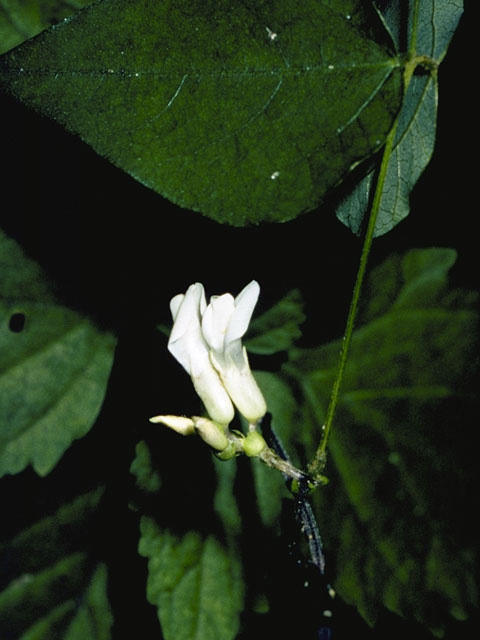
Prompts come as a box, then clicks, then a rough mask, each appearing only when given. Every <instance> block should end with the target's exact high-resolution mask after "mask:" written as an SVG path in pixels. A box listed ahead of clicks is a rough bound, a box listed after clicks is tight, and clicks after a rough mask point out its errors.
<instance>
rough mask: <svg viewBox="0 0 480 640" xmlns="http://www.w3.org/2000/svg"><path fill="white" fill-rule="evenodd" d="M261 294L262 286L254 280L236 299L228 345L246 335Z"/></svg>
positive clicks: (226, 339) (227, 340) (227, 337)
mask: <svg viewBox="0 0 480 640" xmlns="http://www.w3.org/2000/svg"><path fill="white" fill-rule="evenodd" d="M259 294H260V285H259V284H258V282H257V281H256V280H252V282H250V284H247V286H246V287H245V288H244V289H243V290H242V291H241V292H240V293H239V294H238V296H237V297H236V298H235V310H234V312H233V314H232V318H231V320H230V324H229V326H228V331H227V334H226V336H225V344H226V345H227V344H229V343H230V342H233V340H237V339H238V338H241V337H243V336H244V335H245V333H246V331H247V329H248V325H249V324H250V319H251V317H252V314H253V310H254V308H255V305H256V304H257V300H258V296H259Z"/></svg>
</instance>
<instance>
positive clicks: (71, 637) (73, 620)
mask: <svg viewBox="0 0 480 640" xmlns="http://www.w3.org/2000/svg"><path fill="white" fill-rule="evenodd" d="M101 496H102V490H101V489H97V490H95V491H92V492H90V493H88V494H85V495H84V496H81V497H79V498H77V499H76V500H75V501H74V502H72V503H70V504H67V505H64V506H62V507H61V508H60V509H59V510H58V511H57V512H56V513H55V514H53V515H51V516H47V517H45V518H44V519H42V520H40V521H39V522H37V523H35V524H34V525H32V526H31V527H28V528H26V529H24V530H23V531H22V532H21V533H19V534H18V535H16V536H14V537H13V538H12V539H11V540H9V541H8V542H6V543H4V544H1V545H0V558H1V561H2V566H4V567H5V569H6V571H4V572H3V574H2V585H1V587H2V590H1V591H0V636H1V637H2V639H5V640H8V639H9V638H19V639H21V640H34V639H35V640H43V639H45V640H47V639H49V640H50V639H51V638H63V639H64V640H80V639H84V638H89V639H90V638H91V639H92V640H108V639H109V638H110V628H111V624H112V616H111V613H110V607H109V603H108V598H107V592H106V588H107V574H106V568H105V566H104V565H103V564H95V562H93V563H92V560H91V558H89V555H88V553H87V552H86V542H87V541H88V538H89V536H90V535H91V528H92V525H93V523H94V517H95V512H96V509H97V507H98V504H99V501H100V498H101Z"/></svg>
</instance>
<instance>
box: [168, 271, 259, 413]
mask: <svg viewBox="0 0 480 640" xmlns="http://www.w3.org/2000/svg"><path fill="white" fill-rule="evenodd" d="M259 293H260V287H259V285H258V283H257V282H255V280H253V281H252V282H250V284H248V285H247V286H246V287H245V288H244V289H243V291H241V292H240V294H239V295H238V296H237V297H236V298H235V299H234V298H233V296H232V295H231V294H229V293H226V294H224V295H222V296H212V298H211V299H210V304H209V305H208V306H207V303H206V300H205V292H204V289H203V286H202V285H201V284H200V283H198V282H197V283H196V284H192V285H191V286H190V287H189V288H188V290H187V292H186V294H185V295H183V294H179V295H177V296H175V297H174V298H172V300H171V302H170V309H171V312H172V316H173V321H174V324H173V329H172V333H171V334H170V340H169V342H168V348H169V350H170V352H171V353H172V354H173V355H174V356H175V358H176V359H177V360H178V361H179V362H180V364H181V365H182V366H183V367H184V368H185V369H186V371H187V372H188V373H189V374H190V376H191V378H192V381H193V385H194V387H195V389H196V391H197V393H198V395H199V396H200V398H201V399H202V401H203V403H204V405H205V408H206V409H207V412H208V414H209V416H210V418H212V420H214V421H215V422H218V423H220V424H222V425H228V423H229V422H230V421H231V420H232V418H233V415H234V409H233V405H232V401H233V403H234V404H235V406H236V407H237V409H238V410H239V411H240V413H242V414H243V415H244V416H245V418H247V420H248V422H249V423H250V425H255V424H256V423H257V422H258V420H259V419H260V418H261V417H262V416H263V415H264V414H265V413H266V410H267V407H266V404H265V400H264V398H263V395H262V393H261V391H260V389H259V388H258V385H257V383H256V381H255V378H254V377H253V375H252V372H251V370H250V365H249V363H248V357H247V352H246V350H245V348H244V347H243V345H242V337H243V336H244V334H245V332H246V331H247V329H248V325H249V323H250V318H251V317H252V313H253V309H254V308H255V305H256V303H257V299H258V295H259Z"/></svg>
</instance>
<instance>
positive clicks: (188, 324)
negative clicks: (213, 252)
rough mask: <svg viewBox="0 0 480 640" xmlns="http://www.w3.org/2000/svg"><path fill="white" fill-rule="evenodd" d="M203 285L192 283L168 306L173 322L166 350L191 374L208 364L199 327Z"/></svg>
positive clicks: (206, 352)
mask: <svg viewBox="0 0 480 640" xmlns="http://www.w3.org/2000/svg"><path fill="white" fill-rule="evenodd" d="M202 295H203V296H204V295H205V293H204V291H203V286H202V285H201V284H199V283H196V284H192V285H191V286H190V287H189V288H188V289H187V292H186V294H185V295H184V296H183V298H182V299H181V300H180V298H178V296H175V298H173V299H172V301H171V302H170V306H171V308H172V306H173V311H174V312H175V322H174V325H173V328H172V331H171V333H170V339H169V341H168V350H169V351H170V353H171V354H172V355H173V356H174V357H175V358H176V359H177V360H178V362H180V364H181V365H182V366H183V367H184V368H185V369H186V371H188V373H190V374H192V371H193V370H195V371H197V372H198V371H201V370H202V369H203V367H204V366H205V365H208V349H207V346H206V344H205V341H204V339H203V336H202V331H201V327H200V304H201V300H202Z"/></svg>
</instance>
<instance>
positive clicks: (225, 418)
mask: <svg viewBox="0 0 480 640" xmlns="http://www.w3.org/2000/svg"><path fill="white" fill-rule="evenodd" d="M192 382H193V386H194V387H195V391H196V392H197V393H198V395H199V396H200V398H201V400H202V402H203V404H204V405H205V409H206V410H207V413H208V415H209V416H210V418H211V419H212V420H215V422H219V423H220V424H223V425H227V424H229V423H230V422H231V421H232V420H233V416H234V413H235V411H234V408H233V404H232V401H231V400H230V396H229V395H228V393H227V391H226V389H225V387H224V386H223V384H222V381H221V380H220V377H219V375H218V373H217V372H216V371H215V369H214V368H213V366H212V364H211V363H210V362H209V367H206V368H205V369H204V370H203V371H202V373H201V374H200V375H199V376H196V377H195V376H192Z"/></svg>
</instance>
